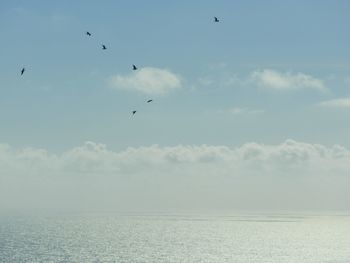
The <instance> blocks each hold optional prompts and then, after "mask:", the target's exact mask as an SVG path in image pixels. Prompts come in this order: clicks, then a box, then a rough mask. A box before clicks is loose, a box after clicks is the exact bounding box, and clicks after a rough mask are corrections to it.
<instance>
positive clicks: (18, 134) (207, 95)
mask: <svg viewBox="0 0 350 263" xmlns="http://www.w3.org/2000/svg"><path fill="white" fill-rule="evenodd" d="M349 8H350V4H349V2H348V1H283V2H282V1H200V2H199V1H147V3H146V2H145V1H142V2H141V1H136V2H130V1H102V2H97V1H59V2H55V3H54V2H48V1H1V4H0V12H1V13H0V15H1V16H0V29H1V35H2V36H1V39H2V41H1V43H0V52H1V54H0V56H1V63H0V85H1V86H0V87H1V93H2V94H1V96H0V118H1V122H2V123H3V125H2V129H1V131H0V136H1V141H2V142H4V143H9V144H11V145H16V146H35V147H45V148H49V149H52V150H63V149H66V148H68V147H71V146H74V145H77V144H79V143H82V142H84V141H86V140H93V141H98V142H103V143H106V144H108V145H110V146H111V147H113V148H114V149H123V148H125V147H127V146H139V145H151V144H155V143H158V144H161V145H176V144H180V143H182V144H202V143H208V144H224V145H240V144H242V143H244V142H247V141H258V142H264V143H278V142H281V141H283V140H285V139H287V138H293V139H297V140H304V141H309V142H315V143H324V144H334V143H339V144H342V145H346V146H350V139H349V136H347V135H348V134H349V132H350V124H349V122H348V120H349V113H350V109H346V108H329V107H317V106H315V105H316V104H317V103H320V102H322V101H327V100H331V99H338V98H344V97H348V96H350V94H349V91H348V89H349V88H348V87H349V85H350V79H349V77H350V76H349V73H348V71H349V69H350V63H349V58H350V53H349V40H350V35H349V32H348V30H347V25H348V24H349V22H350V21H349V20H350V18H349V16H348V13H349ZM213 16H218V17H219V18H220V20H221V22H220V23H213ZM86 30H89V31H90V32H91V33H92V34H93V36H92V37H91V38H89V37H87V36H85V35H84V32H85V31H86ZM102 43H104V44H105V45H106V46H107V48H108V49H107V50H106V51H105V52H104V51H103V50H101V48H100V45H101V44H102ZM132 64H136V65H138V66H139V68H144V67H152V68H159V69H166V70H168V71H170V72H172V73H174V74H177V76H179V77H181V80H182V84H181V88H179V89H177V90H176V91H173V92H170V93H169V94H165V95H163V96H156V97H155V98H154V99H155V101H154V103H153V104H150V105H145V104H144V100H146V99H148V98H149V97H152V96H150V95H147V94H143V93H142V92H135V91H128V90H117V89H113V88H111V87H110V86H109V84H108V79H109V78H110V77H111V76H114V75H118V74H120V75H127V74H131V65H132ZM22 66H25V67H26V68H27V71H26V72H25V75H24V76H23V77H20V76H19V71H20V69H21V67H22ZM265 69H270V70H274V71H276V72H278V73H280V74H286V73H288V72H290V73H291V74H297V73H303V74H305V75H308V76H311V77H313V78H315V79H318V80H321V81H322V82H323V83H324V85H325V86H326V87H327V89H329V92H326V93H324V92H323V93H322V92H318V91H315V90H312V89H308V88H305V89H304V88H301V89H298V90H283V91H276V90H266V89H263V88H259V87H257V85H256V83H248V84H245V85H242V82H244V83H245V82H249V81H247V79H249V76H250V74H251V73H252V72H254V71H259V70H260V71H262V70H265ZM232 78H235V79H238V81H237V82H234V83H231V84H230V85H227V84H225V83H227V82H229V80H230V79H232ZM200 80H202V81H200ZM203 82H204V83H205V84H203ZM153 97H154V96H153ZM232 108H244V109H251V110H253V111H254V110H259V111H262V112H263V113H261V114H244V112H241V114H229V113H228V114H225V110H228V111H229V109H232ZM133 109H138V110H139V112H138V115H137V116H136V118H131V117H130V111H131V110H133Z"/></svg>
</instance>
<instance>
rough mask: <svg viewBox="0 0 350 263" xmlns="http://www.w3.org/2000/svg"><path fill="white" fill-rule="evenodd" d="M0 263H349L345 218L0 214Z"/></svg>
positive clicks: (349, 219)
mask: <svg viewBox="0 0 350 263" xmlns="http://www.w3.org/2000/svg"><path fill="white" fill-rule="evenodd" d="M0 262H6V263H7V262H9V263H16V262H35V263H38V262H45V263H47V262H191V263H194V262H237V263H239V262H244V263H246V262H258V263H263V262H276V263H284V262H298V263H300V262H315V263H316V262H317V263H319V262H327V263H331V262H332V263H335V262H337V263H345V262H350V216H348V215H316V214H313V215H310V214H309V215H301V214H251V213H250V214H239V215H237V214H235V215H224V216H214V215H210V216H203V215H201V216H199V215H133V216H130V215H128V216H120V215H119V216H117V215H109V216H106V215H84V216H77V215H75V216H55V217H4V216H2V217H0Z"/></svg>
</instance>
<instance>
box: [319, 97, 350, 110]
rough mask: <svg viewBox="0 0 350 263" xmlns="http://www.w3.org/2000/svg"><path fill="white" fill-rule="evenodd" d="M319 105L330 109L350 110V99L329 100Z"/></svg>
mask: <svg viewBox="0 0 350 263" xmlns="http://www.w3.org/2000/svg"><path fill="white" fill-rule="evenodd" d="M318 105H319V106H322V107H329V108H350V98H342V99H334V100H327V101H323V102H320V103H319V104H318Z"/></svg>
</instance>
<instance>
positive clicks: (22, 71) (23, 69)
mask: <svg viewBox="0 0 350 263" xmlns="http://www.w3.org/2000/svg"><path fill="white" fill-rule="evenodd" d="M24 71H26V69H25V68H22V70H21V76H22V75H23V73H24Z"/></svg>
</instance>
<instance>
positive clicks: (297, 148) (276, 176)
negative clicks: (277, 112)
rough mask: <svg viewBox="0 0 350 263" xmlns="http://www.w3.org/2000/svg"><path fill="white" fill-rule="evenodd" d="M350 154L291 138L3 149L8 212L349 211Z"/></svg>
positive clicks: (0, 191)
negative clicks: (123, 147)
mask: <svg viewBox="0 0 350 263" xmlns="http://www.w3.org/2000/svg"><path fill="white" fill-rule="evenodd" d="M349 164H350V151H349V150H348V149H346V148H344V147H342V146H338V145H335V146H332V147H327V146H324V145H319V144H310V143H303V142H297V141H293V140H287V141H285V142H284V143H281V144H277V145H265V144H258V143H246V144H244V145H242V146H240V147H237V148H235V147H229V146H211V145H177V146H172V147H160V146H158V145H152V146H149V147H137V148H127V149H126V150H123V151H118V152H116V151H112V150H109V149H108V148H107V147H106V146H105V145H103V144H98V143H94V142H87V143H85V144H84V145H82V146H79V147H75V148H72V149H70V150H68V151H66V152H63V153H61V154H53V153H50V152H48V151H47V150H43V149H33V148H26V149H20V150H16V149H14V148H13V147H11V146H9V145H4V144H2V145H0V182H1V184H0V212H1V211H2V210H6V209H15V208H17V209H31V208H36V209H39V208H50V209H51V208H60V209H63V208H64V209H66V208H67V207H69V208H70V209H77V208H79V209H85V208H86V209H92V210H94V209H137V208H142V209H167V208H169V207H170V208H173V207H177V208H179V207H180V208H184V207H187V208H188V207H191V208H193V207H206V208H208V207H214V208H218V207H225V208H255V209H256V208H278V209H280V208H284V209H286V208H300V207H309V208H310V207H311V208H320V207H322V208H327V209H329V208H332V209H333V208H338V207H347V208H350V207H349V205H348V202H347V201H346V200H349V198H350V194H349V191H348V189H347V188H346V186H347V185H349V183H350V177H349V174H350V165H349Z"/></svg>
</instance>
